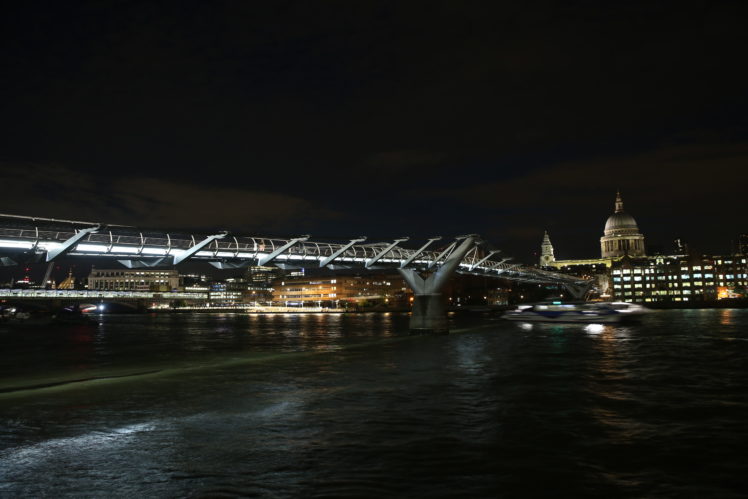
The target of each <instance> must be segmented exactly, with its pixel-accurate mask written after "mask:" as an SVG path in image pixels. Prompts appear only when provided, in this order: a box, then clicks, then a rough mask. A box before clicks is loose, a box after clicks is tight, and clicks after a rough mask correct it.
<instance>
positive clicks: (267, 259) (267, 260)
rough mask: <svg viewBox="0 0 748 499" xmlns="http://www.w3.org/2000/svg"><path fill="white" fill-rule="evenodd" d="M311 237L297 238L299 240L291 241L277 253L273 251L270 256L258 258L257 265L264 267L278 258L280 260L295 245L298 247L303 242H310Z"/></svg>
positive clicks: (277, 250)
mask: <svg viewBox="0 0 748 499" xmlns="http://www.w3.org/2000/svg"><path fill="white" fill-rule="evenodd" d="M309 237H310V236H301V237H297V238H294V239H291V240H290V241H288V242H287V243H286V244H284V245H283V246H281V247H280V248H278V249H276V250H275V251H273V252H272V253H270V254H269V255H265V256H263V257H260V258H258V259H257V265H259V266H260V267H262V266H263V265H267V264H268V263H270V262H272V261H273V260H275V259H276V258H278V257H279V256H280V255H282V254H283V253H285V252H286V250H288V249H289V248H291V247H293V246H295V245H297V244H299V243H301V242H304V241H306V240H308V239H309Z"/></svg>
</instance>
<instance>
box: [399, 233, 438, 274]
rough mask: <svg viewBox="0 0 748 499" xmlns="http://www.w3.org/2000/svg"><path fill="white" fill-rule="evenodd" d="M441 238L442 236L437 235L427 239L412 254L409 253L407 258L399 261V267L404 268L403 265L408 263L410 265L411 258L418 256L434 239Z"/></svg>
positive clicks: (405, 265)
mask: <svg viewBox="0 0 748 499" xmlns="http://www.w3.org/2000/svg"><path fill="white" fill-rule="evenodd" d="M441 238H442V236H437V237H432V238H431V239H429V240H428V241H427V242H426V244H424V245H423V246H421V247H420V248H418V249H417V250H416V251H415V252H413V254H412V255H410V256H409V257H408V258H407V260H405V261H404V262H403V263H401V264H400V268H401V269H402V268H405V267H407V266H408V265H410V263H411V262H412V261H413V260H415V259H416V258H417V257H418V256H420V255H421V253H423V252H424V251H426V248H428V247H429V246H431V244H432V243H433V242H434V241H439V240H441Z"/></svg>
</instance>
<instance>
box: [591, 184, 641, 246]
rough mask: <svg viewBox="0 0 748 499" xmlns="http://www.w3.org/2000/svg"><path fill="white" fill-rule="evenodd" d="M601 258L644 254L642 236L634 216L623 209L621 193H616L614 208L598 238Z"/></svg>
mask: <svg viewBox="0 0 748 499" xmlns="http://www.w3.org/2000/svg"><path fill="white" fill-rule="evenodd" d="M600 253H601V256H602V258H616V257H622V256H624V255H628V256H632V257H637V256H644V255H645V254H646V253H645V252H644V236H643V235H642V234H641V233H640V232H639V227H638V226H637V225H636V220H634V217H632V216H631V215H629V214H628V213H626V212H624V211H623V199H622V198H621V193H620V192H618V193H616V210H615V213H613V214H612V215H611V216H609V217H608V221H607V222H605V230H604V235H603V237H601V238H600Z"/></svg>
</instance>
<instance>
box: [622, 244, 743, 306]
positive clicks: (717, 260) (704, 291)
mask: <svg viewBox="0 0 748 499" xmlns="http://www.w3.org/2000/svg"><path fill="white" fill-rule="evenodd" d="M746 261H747V259H746V257H745V256H744V255H734V256H654V257H649V258H628V257H627V258H624V259H622V260H620V261H618V262H616V263H614V265H613V268H612V269H611V277H612V281H613V286H612V289H613V297H614V299H616V300H622V301H627V302H640V303H663V302H673V303H678V302H680V303H683V302H703V301H715V300H723V299H727V298H743V297H745V296H746V286H748V264H746Z"/></svg>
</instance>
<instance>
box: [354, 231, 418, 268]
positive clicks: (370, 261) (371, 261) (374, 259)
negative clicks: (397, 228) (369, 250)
mask: <svg viewBox="0 0 748 499" xmlns="http://www.w3.org/2000/svg"><path fill="white" fill-rule="evenodd" d="M407 240H408V238H407V237H402V238H400V239H395V241H394V242H392V243H391V244H390V245H389V246H387V247H386V248H384V249H383V250H382V251H380V252H379V253H377V254H376V255H375V256H373V257H372V258H370V259H368V260H366V262H364V267H366V268H367V269H368V268H369V267H371V266H372V265H374V264H375V263H377V262H378V261H379V260H380V259H381V258H382V257H383V256H384V255H386V254H387V253H389V252H390V251H392V248H394V247H395V246H397V245H398V244H400V243H401V242H403V241H407Z"/></svg>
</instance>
